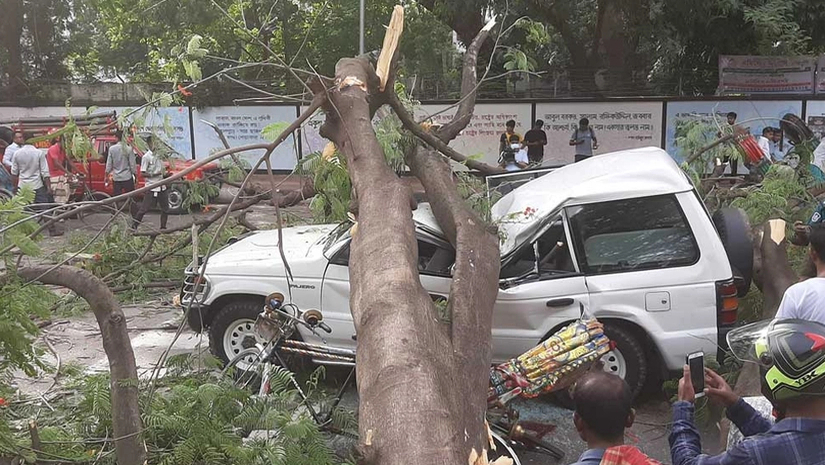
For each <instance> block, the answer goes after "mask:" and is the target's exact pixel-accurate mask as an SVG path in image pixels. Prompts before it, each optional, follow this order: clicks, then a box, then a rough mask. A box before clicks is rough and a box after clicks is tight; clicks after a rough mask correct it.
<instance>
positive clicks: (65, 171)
mask: <svg viewBox="0 0 825 465" xmlns="http://www.w3.org/2000/svg"><path fill="white" fill-rule="evenodd" d="M46 161H47V162H48V163H49V172H50V173H51V184H52V190H53V191H54V201H55V203H66V202H68V201H69V196H70V195H71V192H70V190H69V180H68V175H69V173H71V172H72V164H71V163H69V160H68V158H67V157H66V151H65V150H64V149H63V141H62V139H61V138H57V139H55V140H54V143H53V144H52V146H51V147H49V151H48V152H46Z"/></svg>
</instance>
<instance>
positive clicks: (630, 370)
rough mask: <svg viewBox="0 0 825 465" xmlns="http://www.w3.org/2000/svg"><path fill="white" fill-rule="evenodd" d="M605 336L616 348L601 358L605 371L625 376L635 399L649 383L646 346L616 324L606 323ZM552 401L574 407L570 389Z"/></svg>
mask: <svg viewBox="0 0 825 465" xmlns="http://www.w3.org/2000/svg"><path fill="white" fill-rule="evenodd" d="M604 334H605V336H607V338H608V339H610V341H611V342H613V343H614V344H615V346H616V348H615V349H613V350H612V351H610V352H608V353H607V354H605V355H604V356H603V357H602V358H601V361H602V362H603V363H604V371H606V372H608V373H613V374H616V375H618V376H622V375H624V376H623V378H624V380H625V381H626V382H627V384H628V385H629V386H630V390H631V392H632V394H633V398H634V399H635V398H636V397H638V396H639V394H640V393H641V392H642V388H644V386H645V381H647V373H648V358H647V354H646V353H645V349H644V346H643V345H642V343H641V342H639V340H638V339H637V338H636V336H634V334H633V333H632V332H631V331H629V330H627V329H626V328H625V327H623V326H621V325H617V324H615V323H605V324H604ZM551 400H552V401H553V402H554V403H556V404H557V405H559V406H561V407H565V408H568V409H571V410H572V409H573V407H574V402H573V398H572V397H571V396H570V391H569V390H568V389H564V390H561V391H556V392H554V393H552V395H551Z"/></svg>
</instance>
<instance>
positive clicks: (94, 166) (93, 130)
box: [0, 112, 222, 214]
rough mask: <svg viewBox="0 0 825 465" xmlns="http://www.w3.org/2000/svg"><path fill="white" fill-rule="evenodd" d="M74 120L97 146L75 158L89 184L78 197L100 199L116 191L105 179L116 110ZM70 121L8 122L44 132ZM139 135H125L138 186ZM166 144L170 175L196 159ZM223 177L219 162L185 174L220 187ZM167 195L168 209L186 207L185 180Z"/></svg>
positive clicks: (74, 164)
mask: <svg viewBox="0 0 825 465" xmlns="http://www.w3.org/2000/svg"><path fill="white" fill-rule="evenodd" d="M73 120H74V122H75V124H76V125H77V126H78V127H80V128H81V129H82V130H83V131H84V132H86V134H87V135H88V136H89V137H90V138H91V140H92V145H93V147H94V151H93V152H92V153H89V154H87V156H86V160H85V161H79V160H72V167H73V169H74V172H75V173H83V174H84V175H85V184H86V185H85V187H84V186H82V185H81V186H80V187H79V188H78V190H77V192H76V193H75V197H77V198H81V199H82V198H84V195H85V193H86V191H87V190H88V191H89V192H91V194H92V196H93V197H94V198H97V199H101V198H106V197H110V196H111V195H112V194H113V189H114V186H113V185H112V184H111V183H107V182H106V157H107V156H108V153H109V147H111V146H112V145H114V144H115V143H117V138H116V137H115V135H114V131H115V129H116V128H117V114H116V113H115V112H108V113H98V114H93V115H88V116H78V117H75V118H73ZM67 121H68V119H67V118H49V117H47V118H25V119H20V120H15V121H11V122H7V123H6V124H9V123H10V126H11V128H12V129H13V130H14V131H24V132H27V133H31V134H34V135H35V136H44V135H48V134H51V133H54V132H56V131H59V130H60V129H61V128H63V127H64V126H65V125H66V123H67ZM2 124H4V122H0V125H2ZM136 136H138V134H136V133H134V132H132V133H130V134H129V135H128V136H127V137H126V139H127V143H128V144H129V145H130V146H131V147H132V148H133V149H134V151H135V154H136V157H137V159H136V164H137V166H138V174H137V183H136V185H135V187H136V188H141V187H143V186H144V185H145V181H144V179H143V176H142V174H141V173H140V159H141V157H142V156H143V151H142V150H140V148H139V147H138V146H137V145H136V144H135V143H134V138H135V137H136ZM156 140H157V139H156ZM158 141H159V140H158ZM159 142H161V141H159ZM35 145H36V146H37V147H39V148H42V149H44V150H45V149H48V148H49V145H50V141H47V140H44V141H42V142H38V143H36V144H35ZM166 148H168V149H169V151H170V152H172V155H173V158H170V159H169V160H167V161H165V164H166V170H167V174H168V175H170V176H171V175H173V174H175V173H179V172H181V171H183V170H185V169H186V168H189V167H190V166H192V165H194V164H195V163H196V162H195V160H187V159H185V158H184V157H183V156H182V155H180V154H177V153H175V152H174V150H173V149H171V147H168V145H167V146H166ZM221 178H222V173H221V168H220V167H219V166H218V164H216V163H208V164H206V165H203V166H201V167H199V168H197V169H195V170H194V171H192V172H191V173H189V174H187V175H186V176H185V177H184V179H185V180H187V181H203V182H210V183H213V184H215V185H216V186H217V187H220V184H221ZM167 198H168V199H169V201H168V205H166V209H167V211H168V212H169V213H173V214H176V213H184V210H185V209H184V208H183V205H184V203H185V199H186V183H185V182H180V183H174V184H172V185H171V186H170V188H169V193H168V196H167Z"/></svg>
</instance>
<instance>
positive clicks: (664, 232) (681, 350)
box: [567, 192, 717, 369]
mask: <svg viewBox="0 0 825 465" xmlns="http://www.w3.org/2000/svg"><path fill="white" fill-rule="evenodd" d="M679 195H685V196H688V197H690V196H692V195H693V194H692V193H691V192H688V193H685V194H670V195H659V196H652V197H641V198H634V199H622V200H614V201H608V202H597V203H591V204H585V205H579V206H572V207H568V209H567V214H568V216H569V218H570V226H571V231H572V237H573V239H574V240H573V242H574V244H575V248H576V252H577V256H578V259H579V262H580V263H579V265H580V267H581V268H582V270H583V271H584V273H585V274H586V276H587V278H586V279H587V286H588V288H589V289H590V298H591V302H592V304H593V307H594V312H595V315H596V316H597V317H601V318H614V319H622V320H627V321H630V322H632V323H634V324H635V325H637V326H638V327H640V328H642V329H643V330H644V331H645V332H646V333H647V334H648V335H649V336H650V338H651V339H652V340H653V342H654V343H656V345H657V346H658V347H659V349H660V351H661V353H662V355H663V358H664V360H665V362H666V364H667V365H668V368H670V369H678V368H680V367H681V365H682V364H683V362H684V354H686V353H690V352H692V351H695V350H700V349H704V350H715V342H716V324H717V322H716V318H717V315H716V306H717V301H716V283H715V281H714V275H713V274H712V273H709V272H708V270H707V269H706V268H704V267H703V266H702V264H701V262H700V257H701V254H700V248H699V246H698V242H697V240H696V237H695V235H694V233H693V231H692V228H691V224H690V222H689V221H688V217H687V216H686V214H685V211H684V210H683V207H682V206H681V205H680V203H679V201H678V197H679ZM694 203H695V202H694ZM639 343H640V344H642V343H643V341H639Z"/></svg>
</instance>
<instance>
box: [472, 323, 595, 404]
mask: <svg viewBox="0 0 825 465" xmlns="http://www.w3.org/2000/svg"><path fill="white" fill-rule="evenodd" d="M609 351H610V341H609V340H608V339H607V337H606V336H605V335H604V327H603V326H602V324H601V323H599V322H598V321H597V320H595V319H591V320H578V321H576V322H574V323H572V324H570V325H569V326H566V327H564V328H563V329H562V330H560V331H559V332H557V333H556V334H554V335H552V336H550V337H549V338H548V339H547V340H546V341H544V342H542V343H541V344H539V345H538V346H536V347H534V348H532V349H530V350H529V351H527V352H525V353H524V354H522V355H520V356H518V357H517V358H514V359H511V360H509V361H507V362H505V363H502V364H500V365H497V366H495V367H493V368H492V369H491V370H490V391H489V394H488V398H487V400H488V402H489V403H491V404H492V403H496V402H499V403H502V404H503V403H507V402H508V401H510V400H512V399H513V398H514V397H517V396H522V397H527V398H532V397H538V396H539V395H541V394H545V393H548V392H552V391H557V390H559V389H563V388H565V387H567V386H569V385H570V384H571V383H572V382H573V381H574V380H575V379H576V378H578V376H579V375H580V374H582V373H584V372H585V371H586V370H587V369H589V368H590V366H591V365H592V364H593V363H594V362H595V361H596V360H598V359H599V358H601V357H602V355H604V354H606V353H607V352H609Z"/></svg>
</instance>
